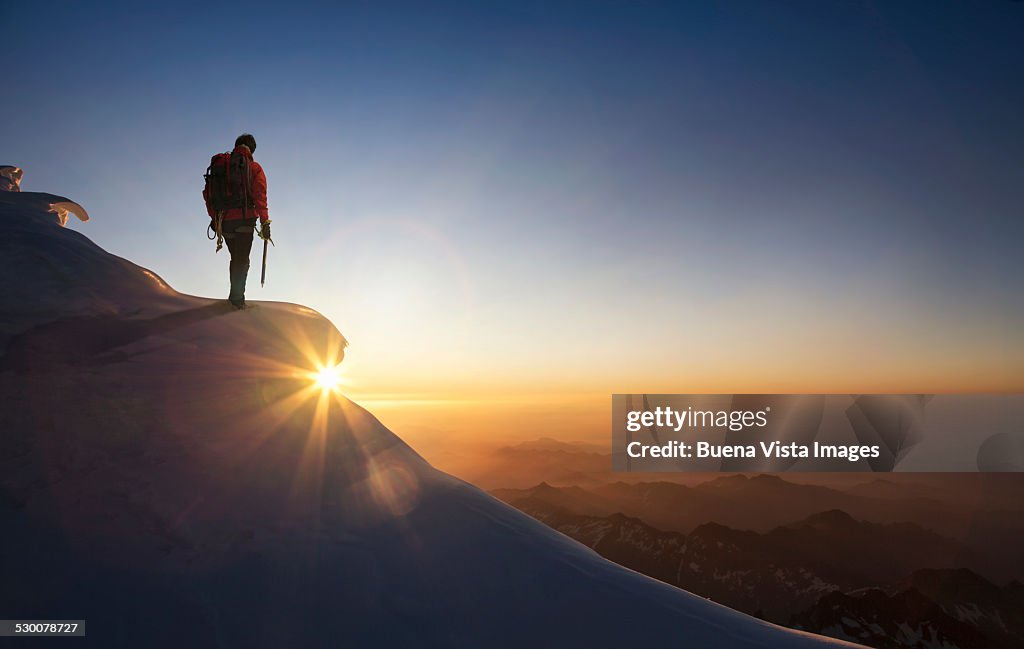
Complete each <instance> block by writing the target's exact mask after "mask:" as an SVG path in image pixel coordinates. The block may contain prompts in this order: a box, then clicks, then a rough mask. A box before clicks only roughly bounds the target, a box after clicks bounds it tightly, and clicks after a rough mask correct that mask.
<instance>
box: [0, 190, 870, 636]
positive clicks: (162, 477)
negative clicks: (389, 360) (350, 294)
mask: <svg viewBox="0 0 1024 649" xmlns="http://www.w3.org/2000/svg"><path fill="white" fill-rule="evenodd" d="M52 198H53V197H51V196H49V195H45V194H34V193H28V192H23V193H0V221H2V224H3V228H4V232H5V237H4V238H3V239H2V240H0V268H2V270H3V277H4V279H5V283H6V286H5V288H4V290H3V292H2V293H0V349H3V350H4V352H3V355H2V356H0V408H2V412H3V413H4V421H3V432H2V435H0V530H2V534H0V570H2V575H3V577H2V579H0V611H2V612H3V616H4V617H5V618H8V619H16V618H25V619H55V618H65V619H71V618H74V619H85V620H87V627H86V628H87V638H86V639H85V640H84V641H82V640H78V641H75V644H76V646H77V645H78V644H85V645H86V646H102V647H186V646H187V647H474V648H475V647H632V646H637V647H683V646H685V647H822V646H850V645H846V644H845V643H842V642H840V641H833V640H828V639H824V638H820V637H817V636H812V635H807V634H803V633H799V632H795V631H790V630H786V629H782V628H779V627H776V626H773V625H771V624H767V623H765V622H762V621H759V620H756V619H754V618H751V617H747V616H745V615H742V614H740V613H737V612H735V611H732V610H730V609H727V608H724V607H722V606H719V605H717V604H715V603H713V602H709V601H706V600H704V599H703V598H700V597H697V596H694V595H692V594H690V593H687V592H684V591H681V590H678V589H676V588H672V587H670V586H667V585H665V584H662V583H661V582H658V581H655V580H652V579H649V578H647V577H644V576H641V575H639V574H637V573H635V572H632V571H629V570H626V569H624V568H621V567H619V566H616V565H614V564H612V563H610V562H608V561H605V560H604V559H602V558H600V557H599V556H598V555H597V554H595V553H593V552H592V551H590V550H588V549H587V548H585V547H584V546H582V545H580V544H578V543H576V542H575V541H572V540H570V539H568V538H567V537H565V536H562V535H561V534H558V533H557V532H554V531H553V530H551V529H549V528H548V527H546V526H544V525H542V524H541V523H539V522H537V521H535V520H534V519H532V518H530V517H528V516H526V515H524V514H522V513H520V512H518V511H516V510H514V509H512V508H510V507H508V506H506V505H504V504H503V503H501V502H499V501H497V500H495V499H493V498H491V497H490V496H488V495H486V494H484V493H483V492H481V491H479V490H478V489H476V488H475V487H472V486H470V485H468V484H466V483H464V482H461V481H459V480H456V479H454V478H452V477H450V476H448V475H446V474H443V473H441V472H439V471H437V470H435V469H434V468H432V467H431V466H430V465H429V464H428V463H427V462H426V461H425V460H423V459H422V458H421V457H420V456H419V455H417V454H416V453H415V452H414V451H413V450H412V449H411V448H409V447H408V446H407V445H406V444H405V443H404V442H402V441H401V440H400V439H399V438H398V437H397V436H395V435H394V434H393V433H392V432H391V431H389V430H388V429H387V428H385V427H384V426H383V425H382V424H381V423H380V422H379V421H378V420H377V419H376V418H374V417H373V415H371V414H370V413H369V412H367V411H366V410H364V409H362V408H361V407H359V406H358V405H356V404H354V403H352V402H351V401H349V400H348V399H345V398H344V397H341V396H340V395H331V394H330V393H325V394H323V395H321V393H320V392H319V390H316V389H315V388H310V387H309V384H310V381H309V379H308V376H307V375H306V374H305V372H306V371H308V370H313V369H314V367H315V365H316V363H317V361H318V359H319V360H320V361H323V360H325V358H324V357H325V355H326V356H333V359H330V358H328V359H327V360H337V361H340V360H341V357H342V356H343V351H344V346H345V341H344V338H343V337H342V336H341V334H340V333H339V332H338V331H337V329H335V327H334V326H333V325H332V324H331V323H330V322H329V321H328V320H327V319H325V318H324V317H322V316H321V315H320V314H318V313H316V312H315V311H313V310H311V309H308V308H305V307H302V306H297V305H293V304H284V303H266V302H265V303H259V304H258V306H257V308H255V309H252V310H248V311H235V310H233V309H231V308H230V307H229V306H227V305H225V304H224V303H223V302H222V301H216V300H209V299H203V298H198V297H192V296H187V295H182V294H180V293H177V292H176V291H174V290H172V289H171V288H170V287H169V286H168V285H167V284H166V283H165V282H164V281H163V280H161V279H160V278H159V277H157V276H156V275H155V274H153V273H152V272H150V271H147V270H145V269H143V268H140V267H139V266H136V265H134V264H132V263H130V262H127V261H125V260H123V259H120V258H118V257H115V256H113V255H110V254H108V253H106V252H105V251H103V250H102V249H101V248H99V247H98V246H96V245H95V244H93V243H92V242H91V241H89V239H87V238H86V237H84V236H83V235H81V234H79V233H77V232H74V231H71V230H67V229H65V228H62V227H60V226H59V225H58V224H57V222H56V219H55V218H54V215H53V214H52V213H50V212H49V206H50V205H51V204H52V202H53V201H52ZM204 250H205V249H204ZM201 253H202V251H199V250H197V254H201ZM225 275H226V269H225ZM57 642H65V643H66V642H67V641H66V640H60V641H57ZM33 643H34V644H40V643H42V644H44V645H45V644H46V643H47V641H46V640H36V641H33Z"/></svg>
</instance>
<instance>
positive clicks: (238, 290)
mask: <svg viewBox="0 0 1024 649" xmlns="http://www.w3.org/2000/svg"><path fill="white" fill-rule="evenodd" d="M221 232H222V233H223V234H224V241H225V243H227V244H228V252H230V253H231V264H230V265H229V267H228V274H229V275H230V276H231V293H230V294H228V299H229V300H231V301H232V302H234V303H236V304H238V303H241V302H245V280H246V278H247V277H248V276H249V253H250V252H251V251H252V239H253V235H254V234H255V233H256V219H232V220H230V221H224V222H223V223H222V225H221Z"/></svg>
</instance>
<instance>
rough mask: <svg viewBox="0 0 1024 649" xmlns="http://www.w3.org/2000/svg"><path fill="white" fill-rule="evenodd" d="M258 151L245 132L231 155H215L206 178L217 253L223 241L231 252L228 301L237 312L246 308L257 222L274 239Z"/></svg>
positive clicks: (263, 233)
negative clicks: (250, 258)
mask: <svg viewBox="0 0 1024 649" xmlns="http://www.w3.org/2000/svg"><path fill="white" fill-rule="evenodd" d="M254 151H256V138H254V137H253V136H252V135H251V134H249V133H243V134H241V135H239V136H238V138H237V139H235V148H234V150H233V151H231V153H218V154H217V155H215V156H213V158H212V159H211V161H210V167H209V168H208V169H207V171H206V175H205V176H204V177H205V179H206V187H205V188H204V189H203V199H204V200H205V201H206V211H207V213H208V214H209V215H210V219H211V221H210V227H211V229H213V231H214V232H215V233H216V235H217V250H218V251H219V250H220V248H221V239H222V238H223V239H224V240H226V241H227V244H228V252H230V253H231V263H230V264H229V268H228V272H229V275H230V278H231V291H230V293H229V294H228V300H229V301H230V302H231V304H232V305H233V306H234V307H235V308H237V309H244V308H245V282H246V279H247V278H248V276H249V253H250V252H251V251H252V240H253V236H254V235H255V234H256V233H257V230H256V219H259V221H260V229H259V236H260V238H262V239H265V240H269V239H270V213H269V211H268V210H267V176H266V174H265V173H263V167H261V166H260V163H258V162H256V161H255V160H253V159H252V154H253V152H254Z"/></svg>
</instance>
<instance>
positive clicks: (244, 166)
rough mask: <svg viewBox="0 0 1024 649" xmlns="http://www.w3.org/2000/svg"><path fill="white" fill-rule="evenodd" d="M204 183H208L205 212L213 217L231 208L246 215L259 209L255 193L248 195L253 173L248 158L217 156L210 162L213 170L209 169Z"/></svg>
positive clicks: (234, 155) (205, 195)
mask: <svg viewBox="0 0 1024 649" xmlns="http://www.w3.org/2000/svg"><path fill="white" fill-rule="evenodd" d="M203 179H204V180H205V181H206V187H205V188H204V189H203V198H205V199H206V209H207V211H208V212H209V213H210V214H211V215H214V214H217V213H218V212H224V211H227V210H229V209H231V208H241V209H242V211H243V214H244V212H246V211H248V210H250V209H255V208H256V203H255V202H254V201H253V196H252V192H250V191H249V187H250V185H251V181H252V171H251V169H250V166H249V157H248V156H245V155H242V154H240V153H218V154H217V155H215V156H213V157H212V158H210V166H209V167H207V168H206V173H205V174H203Z"/></svg>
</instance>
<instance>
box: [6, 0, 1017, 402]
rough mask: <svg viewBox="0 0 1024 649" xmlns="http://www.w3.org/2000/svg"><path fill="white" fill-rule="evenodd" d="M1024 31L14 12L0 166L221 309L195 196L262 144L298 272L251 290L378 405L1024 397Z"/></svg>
mask: <svg viewBox="0 0 1024 649" xmlns="http://www.w3.org/2000/svg"><path fill="white" fill-rule="evenodd" d="M1022 29H1024V4H1022V3H1015V2H1009V1H1007V2H999V1H995V0H993V1H988V2H973V3H966V2H965V3H950V2H927V3H925V2H907V3H872V2H785V3H783V2H742V1H735V2H718V3H715V2H707V3H657V2H640V3H637V2H621V3H619V2H586V3H559V2H516V3H504V4H499V3H429V2H428V3H405V4H400V3H388V2H365V3H322V4H321V3H303V2H290V3H273V4H269V3H267V4H261V3H245V4H237V5H236V4H230V3H161V4H153V5H151V4H150V3H80V2H34V3H27V2H22V3H4V4H3V5H0V40H2V41H3V43H4V44H5V46H4V50H5V52H6V53H7V57H8V65H7V69H6V70H5V72H4V80H5V81H4V84H3V87H4V90H3V91H2V92H3V105H4V110H5V113H6V115H7V118H6V123H7V125H6V127H5V128H4V130H3V132H2V134H0V158H2V159H0V163H3V164H16V165H19V166H21V167H23V168H24V169H25V174H26V175H25V180H24V183H23V185H24V187H23V188H24V189H25V190H26V191H49V192H53V193H57V194H62V195H66V196H68V197H70V198H72V199H75V200H78V201H79V202H81V203H82V204H83V205H84V206H85V207H86V208H87V209H89V211H90V213H92V214H93V216H94V221H93V222H91V223H89V224H88V225H84V226H81V227H79V229H81V230H82V231H83V232H85V233H86V234H88V235H89V236H90V237H91V238H92V239H93V240H94V241H96V242H98V243H99V244H100V245H102V246H104V247H105V248H107V249H108V250H110V251H112V252H115V253H117V254H120V255H122V256H125V257H128V258H130V259H132V260H133V261H135V262H136V263H139V264H141V265H143V266H146V267H148V268H151V269H153V270H154V271H156V272H158V273H159V274H161V275H162V276H163V277H164V278H165V279H167V280H168V281H169V282H170V283H171V285H172V286H174V287H176V288H177V289H179V290H181V291H184V292H189V293H195V294H201V295H209V296H215V297H221V296H223V295H224V294H226V290H227V289H226V282H227V269H226V266H227V259H226V256H225V254H224V253H223V252H222V253H221V255H216V256H215V255H214V254H213V251H212V245H210V244H208V243H207V242H206V240H205V239H204V235H203V229H204V227H205V216H204V209H203V206H202V204H201V198H200V195H199V194H200V191H201V189H202V178H201V176H202V173H203V171H204V169H205V167H206V164H207V163H208V160H209V156H210V155H212V154H213V153H215V152H217V151H221V150H226V149H228V148H229V147H230V145H231V144H232V142H233V139H234V137H235V136H236V135H237V134H238V133H240V132H242V131H250V132H252V133H254V134H255V136H256V139H257V142H258V147H257V151H256V158H257V160H259V161H260V162H261V164H263V166H264V168H265V169H266V171H267V175H268V178H269V185H270V209H271V216H272V218H273V220H274V231H275V239H276V240H277V241H278V243H279V246H278V247H277V248H276V249H274V250H273V251H272V253H271V258H270V264H271V265H270V270H269V272H268V285H267V287H266V288H265V289H263V290H260V289H259V288H258V278H255V277H254V278H252V279H251V282H250V286H251V287H254V288H251V289H250V291H249V297H250V299H253V298H256V299H276V300H286V301H294V302H300V303H305V304H308V305H310V306H312V307H314V308H317V309H319V310H320V311H322V312H323V313H325V314H326V315H327V316H328V317H330V318H331V319H332V320H333V321H334V322H335V323H336V324H337V325H338V326H339V328H340V329H341V330H342V331H343V332H344V333H345V334H346V335H347V336H348V337H349V338H350V339H351V340H352V343H353V347H352V353H351V356H350V361H351V364H352V368H351V372H352V374H353V376H354V377H355V378H357V379H359V380H360V381H362V384H363V385H364V386H365V387H367V389H372V390H377V391H392V390H394V391H400V392H401V391H408V392H416V391H430V390H446V389H447V390H459V389H461V388H462V387H464V386H476V387H480V386H482V385H486V386H491V387H493V389H494V390H495V391H504V390H525V389H536V390H555V389H559V390H573V389H589V390H594V391H598V392H607V391H612V390H626V389H629V390H637V391H655V390H659V389H660V390H669V391H672V390H676V389H678V390H679V391H683V388H685V389H687V390H698V391H713V390H722V391H730V386H732V389H736V390H740V389H742V387H743V386H746V387H747V388H748V389H751V388H755V387H756V386H764V388H765V389H781V388H785V387H787V386H791V385H803V387H804V389H813V385H820V386H823V388H827V387H829V386H831V387H834V388H836V389H842V387H843V386H844V385H845V384H844V383H843V380H844V378H843V377H848V378H849V377H852V378H849V380H850V381H851V386H850V388H849V389H854V385H856V386H866V385H868V384H869V379H870V376H872V375H873V374H872V373H874V375H879V374H881V375H883V378H884V379H885V380H886V381H889V380H896V381H897V383H898V380H899V379H905V381H906V382H907V383H908V387H907V388H906V389H913V388H911V387H910V385H909V384H913V382H914V381H915V380H916V379H915V377H929V376H932V377H934V376H936V375H941V376H948V377H950V379H951V382H950V383H949V385H953V382H952V379H953V378H954V377H959V379H960V380H967V379H970V378H971V377H974V378H977V379H979V380H981V379H985V380H992V381H995V383H996V384H997V385H998V381H999V380H1002V381H1004V382H1010V383H1013V382H1014V381H1016V385H1018V386H1019V384H1020V374H1019V372H1018V370H1016V369H1014V368H1015V367H1019V366H1021V365H1024V363H1021V361H1024V357H1022V353H1024V352H1022V351H1021V349H1022V348H1024V344H1022V343H1024V333H1022V332H1024V300H1022V299H1021V289H1020V281H1021V278H1022V277H1024V255H1021V254H1020V244H1021V241H1022V239H1024V237H1022V235H1024V219H1022V218H1021V205H1024V168H1022V165H1021V162H1020V160H1021V151H1022V150H1024V129H1022V127H1021V121H1020V118H1019V112H1020V106H1022V105H1024V51H1022V48H1021V47H1020V35H1021V33H1022ZM75 227H78V226H75ZM254 275H255V273H254ZM780 373H783V374H785V375H786V377H789V378H787V379H785V380H782V381H781V382H780V380H779V378H778V375H779V374H780ZM799 377H810V378H811V379H813V381H812V384H811V385H808V384H807V383H806V381H805V382H804V383H800V379H799ZM894 377H895V378H894ZM965 377H966V378H965ZM730 381H731V382H730ZM773 381H774V382H773ZM883 383H884V381H883ZM884 384H885V385H888V383H884ZM879 385H882V383H880V384H879Z"/></svg>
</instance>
